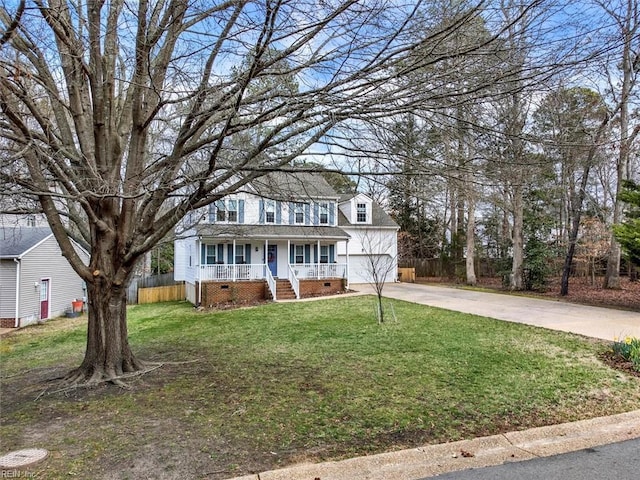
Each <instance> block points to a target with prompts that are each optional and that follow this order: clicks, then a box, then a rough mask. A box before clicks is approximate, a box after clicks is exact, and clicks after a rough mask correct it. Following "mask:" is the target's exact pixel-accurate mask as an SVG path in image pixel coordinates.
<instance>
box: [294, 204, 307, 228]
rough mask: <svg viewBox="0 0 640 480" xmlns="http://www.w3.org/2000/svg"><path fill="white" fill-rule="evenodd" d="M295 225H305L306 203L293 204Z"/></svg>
mask: <svg viewBox="0 0 640 480" xmlns="http://www.w3.org/2000/svg"><path fill="white" fill-rule="evenodd" d="M293 223H294V224H296V225H303V224H304V203H303V202H295V203H294V204H293Z"/></svg>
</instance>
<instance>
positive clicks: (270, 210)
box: [264, 200, 276, 223]
mask: <svg viewBox="0 0 640 480" xmlns="http://www.w3.org/2000/svg"><path fill="white" fill-rule="evenodd" d="M264 223H276V202H275V201H273V200H266V201H265V202H264Z"/></svg>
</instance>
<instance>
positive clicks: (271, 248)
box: [267, 245, 278, 277]
mask: <svg viewBox="0 0 640 480" xmlns="http://www.w3.org/2000/svg"><path fill="white" fill-rule="evenodd" d="M267 265H269V270H271V275H273V276H274V277H277V276H278V246H277V245H268V246H267Z"/></svg>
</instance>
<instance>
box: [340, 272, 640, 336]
mask: <svg viewBox="0 0 640 480" xmlns="http://www.w3.org/2000/svg"><path fill="white" fill-rule="evenodd" d="M351 288H352V289H353V290H357V291H360V292H362V293H374V290H373V288H372V287H371V285H366V284H358V285H351ZM382 294H383V295H384V296H385V297H389V298H395V299H398V300H406V301H408V302H414V303H420V304H423V305H430V306H433V307H440V308H446V309H448V310H455V311H458V312H464V313H472V314H475V315H482V316H484V317H491V318H497V319H499V320H506V321H508V322H517V323H526V324H528V325H535V326H537V327H544V328H549V329H552V330H561V331H563V332H572V333H578V334H581V335H586V336H588V337H595V338H601V339H604V340H613V339H614V338H621V337H625V336H627V335H630V336H633V337H640V313H638V312H629V311H624V310H613V309H609V308H600V307H588V306H584V305H576V304H572V303H566V302H561V301H556V300H541V299H537V298H530V297H525V296H517V295H505V294H500V293H485V292H476V291H471V290H464V289H459V288H450V287H441V286H433V285H423V284H417V283H387V284H385V286H384V289H383V291H382ZM638 304H640V298H639V299H638Z"/></svg>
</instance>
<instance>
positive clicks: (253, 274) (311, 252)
mask: <svg viewBox="0 0 640 480" xmlns="http://www.w3.org/2000/svg"><path fill="white" fill-rule="evenodd" d="M332 230H338V232H333V233H334V235H320V233H324V234H326V233H327V232H324V231H323V232H318V233H319V234H318V235H317V236H316V237H315V238H312V237H311V238H310V236H309V235H305V236H295V235H288V236H289V238H287V239H286V240H285V239H282V238H277V236H273V235H271V236H269V237H263V238H260V237H259V236H258V235H256V234H257V233H258V232H255V231H254V232H248V231H247V232H243V233H245V235H242V236H231V235H227V236H225V235H224V234H223V233H222V232H221V234H220V235H216V236H208V235H207V236H205V235H201V236H199V237H198V243H197V248H198V251H199V253H200V254H199V258H198V263H197V265H195V266H194V267H195V268H194V277H195V278H194V280H195V282H196V284H197V285H198V292H197V299H198V302H197V303H201V302H202V301H203V300H204V299H203V293H202V289H203V286H204V285H206V284H208V283H217V284H220V285H219V287H220V289H223V290H227V291H228V292H229V295H231V296H232V297H234V298H235V297H243V298H244V297H245V296H246V295H257V293H256V292H257V290H259V287H258V286H257V285H260V283H262V284H264V298H272V299H274V300H277V299H279V298H280V297H281V296H283V295H282V292H283V291H284V289H285V287H286V288H290V289H291V291H292V292H293V298H297V299H299V298H303V297H305V296H314V295H318V294H322V292H323V289H325V290H326V289H334V290H336V292H334V293H337V291H340V290H345V289H346V288H348V285H347V279H348V267H347V265H348V263H347V262H348V259H347V262H346V263H337V261H336V258H337V257H336V252H337V243H338V242H339V241H345V242H347V241H348V238H349V237H348V236H347V235H346V234H345V233H344V232H342V231H341V230H339V229H332ZM203 233H204V232H203ZM288 233H289V234H291V233H292V232H291V229H288ZM336 280H338V281H336ZM241 282H250V283H252V284H255V285H256V286H254V287H251V290H252V292H251V293H250V294H249V293H247V292H246V290H248V289H249V285H248V284H247V285H240V283H241Z"/></svg>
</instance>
